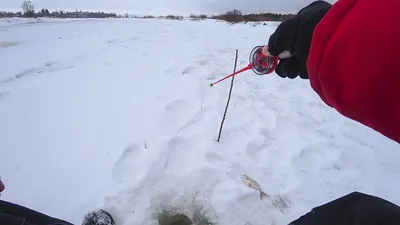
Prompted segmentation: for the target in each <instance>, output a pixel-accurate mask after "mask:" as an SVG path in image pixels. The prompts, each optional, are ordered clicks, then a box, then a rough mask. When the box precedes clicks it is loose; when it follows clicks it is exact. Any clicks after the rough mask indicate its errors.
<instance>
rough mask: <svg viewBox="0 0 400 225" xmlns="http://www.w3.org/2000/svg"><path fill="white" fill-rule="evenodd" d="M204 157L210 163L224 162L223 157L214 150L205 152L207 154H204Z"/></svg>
mask: <svg viewBox="0 0 400 225" xmlns="http://www.w3.org/2000/svg"><path fill="white" fill-rule="evenodd" d="M205 158H206V161H207V162H209V163H211V164H215V163H219V162H225V159H224V157H223V156H222V155H220V154H218V153H215V152H207V154H206V155H205Z"/></svg>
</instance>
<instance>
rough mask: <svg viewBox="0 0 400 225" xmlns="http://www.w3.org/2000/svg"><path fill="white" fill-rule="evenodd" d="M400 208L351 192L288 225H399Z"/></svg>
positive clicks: (387, 202)
mask: <svg viewBox="0 0 400 225" xmlns="http://www.w3.org/2000/svg"><path fill="white" fill-rule="evenodd" d="M399 224H400V207H399V206H397V205H395V204H393V203H391V202H389V201H387V200H384V199H381V198H378V197H375V196H371V195H367V194H363V193H360V192H353V193H351V194H348V195H346V196H343V197H341V198H339V199H336V200H334V201H331V202H329V203H326V204H324V205H321V206H318V207H316V208H314V209H312V210H311V211H310V212H309V213H307V214H305V215H303V216H301V217H300V218H299V219H297V220H295V221H293V222H292V223H290V224H289V225H399Z"/></svg>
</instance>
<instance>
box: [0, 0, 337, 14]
mask: <svg viewBox="0 0 400 225" xmlns="http://www.w3.org/2000/svg"><path fill="white" fill-rule="evenodd" d="M31 1H32V2H33V3H34V5H35V9H36V10H40V9H41V8H48V9H49V10H60V9H68V10H75V9H78V10H82V11H86V10H101V11H107V12H118V13H133V14H135V13H138V14H155V15H165V14H170V13H171V14H190V13H196V14H197V13H205V14H218V13H223V12H226V11H228V10H232V9H234V8H236V9H239V10H241V11H242V12H243V13H249V12H255V13H258V12H281V13H296V12H297V11H298V10H300V9H301V8H302V7H304V6H305V5H307V4H309V3H311V2H313V0H31ZM327 1H328V2H330V3H334V2H336V0H327ZM21 3H22V0H0V11H1V10H12V11H16V10H21V8H20V5H21Z"/></svg>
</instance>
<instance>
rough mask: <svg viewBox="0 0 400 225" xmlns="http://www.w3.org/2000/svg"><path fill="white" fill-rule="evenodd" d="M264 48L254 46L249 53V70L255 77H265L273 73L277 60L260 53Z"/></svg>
mask: <svg viewBox="0 0 400 225" xmlns="http://www.w3.org/2000/svg"><path fill="white" fill-rule="evenodd" d="M263 47H264V46H256V47H255V48H253V50H252V51H251V53H250V57H249V63H250V65H251V70H253V72H254V73H255V74H257V75H266V74H269V73H272V72H274V71H275V68H276V66H277V65H278V61H279V58H278V57H275V56H267V55H264V53H263V52H262V49H263Z"/></svg>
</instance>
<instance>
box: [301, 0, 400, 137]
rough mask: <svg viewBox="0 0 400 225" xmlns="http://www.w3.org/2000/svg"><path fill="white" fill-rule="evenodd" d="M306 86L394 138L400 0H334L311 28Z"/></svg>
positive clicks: (398, 112)
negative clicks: (321, 17)
mask: <svg viewBox="0 0 400 225" xmlns="http://www.w3.org/2000/svg"><path fill="white" fill-rule="evenodd" d="M307 69H308V73H309V78H310V82H311V87H312V88H313V89H314V90H315V91H316V92H317V93H318V95H319V96H320V97H321V98H322V100H323V101H324V102H325V103H326V104H328V105H329V106H331V107H333V108H335V109H336V110H337V111H338V112H339V113H341V114H342V115H344V116H346V117H348V118H351V119H353V120H356V121H358V122H360V123H362V124H364V125H366V126H368V127H370V128H372V129H374V130H376V131H378V132H380V133H381V134H383V135H385V136H386V137H388V138H390V139H392V140H394V141H396V142H399V143H400V0H339V1H338V2H336V3H335V4H334V5H333V6H332V8H331V9H330V11H329V12H328V13H327V14H326V15H325V16H324V18H323V19H322V20H321V21H320V23H319V24H318V25H317V27H316V28H315V30H314V34H313V39H312V43H311V48H310V53H309V58H308V61H307Z"/></svg>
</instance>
